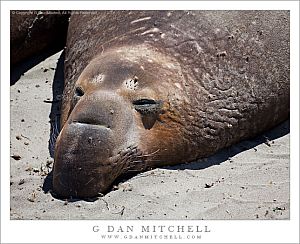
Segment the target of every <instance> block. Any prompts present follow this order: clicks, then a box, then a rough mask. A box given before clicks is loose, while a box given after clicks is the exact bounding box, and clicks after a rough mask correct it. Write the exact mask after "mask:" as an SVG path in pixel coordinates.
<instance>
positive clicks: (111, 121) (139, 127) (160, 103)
mask: <svg viewBox="0 0 300 244" xmlns="http://www.w3.org/2000/svg"><path fill="white" fill-rule="evenodd" d="M174 74H176V75H175V77H176V76H177V77H176V78H177V79H178V80H180V79H182V76H181V74H180V66H179V65H178V64H177V62H176V60H172V59H171V58H169V59H168V58H167V57H166V56H165V55H163V54H162V53H159V52H158V51H157V50H153V49H151V48H149V47H147V46H144V45H143V46H136V47H122V48H116V49H113V50H110V51H107V52H106V53H103V54H102V55H100V56H98V57H96V58H95V59H94V60H92V61H91V62H90V63H89V65H88V66H87V67H86V69H85V70H84V71H83V72H82V74H81V76H80V77H79V79H78V81H77V82H76V85H75V87H74V91H73V96H72V97H70V98H69V99H68V106H67V109H68V110H69V112H68V113H66V114H69V116H68V118H67V119H66V121H65V122H64V121H63V123H64V126H63V129H62V131H61V133H60V135H59V137H58V139H57V143H56V150H55V165H54V174H53V187H54V191H55V192H56V193H58V195H60V196H74V197H83V198H84V197H91V196H95V195H97V194H98V193H104V192H105V191H107V190H108V189H109V187H110V186H111V184H112V183H113V181H114V180H115V179H116V178H117V177H118V176H120V175H121V174H123V173H125V172H128V171H141V170H146V169H149V168H152V167H155V166H156V165H157V164H158V163H159V164H160V165H161V164H162V163H163V162H164V161H165V162H168V161H169V160H170V158H172V161H173V162H176V161H177V160H176V158H177V157H178V153H180V152H178V144H179V145H180V144H182V143H180V134H181V132H180V126H179V125H180V123H179V120H180V118H179V116H177V115H176V112H175V111H172V109H170V102H169V101H168V99H169V97H168V95H169V93H170V89H169V84H170V80H169V78H168V77H172V78H174ZM177 114H178V113H177ZM176 131H177V133H175V132H176ZM172 145H176V148H175V146H172ZM183 148H184V147H183ZM181 153H184V149H183V151H182V152H181ZM174 155H177V157H175V156H174Z"/></svg>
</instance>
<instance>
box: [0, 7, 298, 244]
mask: <svg viewBox="0 0 300 244" xmlns="http://www.w3.org/2000/svg"><path fill="white" fill-rule="evenodd" d="M70 7H71V8H72V9H74V10H90V9H116V10H120V9H132V10H133V9H157V10H158V9H170V10H179V9H214V10H221V9H237V10H240V9H264V10H271V9H272V10H279V9H280V10H290V11H291V16H290V17H291V31H290V33H291V48H290V50H291V127H290V128H291V141H290V142H291V171H290V172H291V175H290V176H291V189H290V192H291V211H290V214H291V219H290V220H284V221H230V222H228V221H171V222H170V221H155V222H153V221H118V222H115V221H20V220H19V221H16V220H10V214H9V209H10V202H9V199H10V190H9V181H10V179H9V175H10V172H9V165H10V155H9V152H10V149H9V140H10V139H9V138H10V135H9V132H10V120H9V118H10V105H9V104H10V103H9V101H10V99H9V96H10V95H9V94H10V92H9V91H10V85H9V84H10V82H9V80H10V78H9V77H10V73H9V70H10V67H9V63H10V62H9V58H8V57H10V48H9V41H10V40H9V36H10V34H9V33H10V30H9V10H16V9H18V10H22V9H31V10H38V9H47V10H53V9H54V10H58V9H61V10H69V9H70ZM1 36H2V38H1V133H2V134H1V241H2V242H5V243H42V242H47V243H57V242H59V243H63V242H68V243H87V242H90V243H100V242H103V240H101V239H100V238H99V235H100V234H99V233H93V232H92V227H93V226H94V225H99V226H100V227H104V226H107V225H116V223H117V224H118V225H119V224H121V225H134V226H136V228H139V226H140V225H141V224H143V225H147V224H154V223H156V224H165V225H169V224H171V225H174V224H179V225H208V226H209V228H210V229H211V233H207V234H204V235H203V239H202V240H200V241H199V240H196V241H197V242H205V243H212V242H214V243H216V242H217V243H243V242H247V243H266V242H269V243H270V242H271V243H299V2H295V1H293V2H291V1H271V2H270V1H260V2H257V1H252V2H250V1H249V2H244V1H242V2H241V1H231V2H224V1H218V2H217V1H214V2H204V1H203V2H199V1H198V2H195V1H185V2H183V1H181V2H172V3H170V2H161V1H152V2H137V1H133V2H125V1H119V2H112V1H110V2H108V1H106V2H97V1H93V2H87V1H86V2H74V1H72V2H66V1H63V2H58V1H55V2H50V1H44V2H42V1H27V2H25V1H19V2H16V1H15V2H11V1H7V2H1ZM119 241H121V242H122V243H133V242H135V241H134V240H129V239H127V240H124V239H123V240H119ZM104 242H114V243H116V242H118V240H112V241H109V240H107V239H106V240H104ZM137 242H141V240H137ZM144 242H145V241H144ZM148 242H149V241H148ZM150 242H155V240H151V241H150ZM158 242H163V240H158ZM165 242H172V243H175V242H178V243H179V242H182V240H178V241H176V240H171V241H165ZM184 242H187V241H186V240H185V241H184ZM191 242H192V241H191Z"/></svg>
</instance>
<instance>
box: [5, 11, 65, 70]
mask: <svg viewBox="0 0 300 244" xmlns="http://www.w3.org/2000/svg"><path fill="white" fill-rule="evenodd" d="M69 17H70V12H69V11H36V10H35V11H30V10H13V11H11V12H10V46H11V48H10V63H11V65H16V64H17V63H20V62H21V61H24V60H25V59H27V58H29V57H31V56H33V55H36V54H38V53H40V52H42V51H46V50H49V49H53V50H54V51H55V50H60V49H62V48H64V45H65V42H66V36H67V29H68V23H69Z"/></svg>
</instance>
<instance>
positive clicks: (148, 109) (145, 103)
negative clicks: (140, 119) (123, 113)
mask: <svg viewBox="0 0 300 244" xmlns="http://www.w3.org/2000/svg"><path fill="white" fill-rule="evenodd" d="M133 106H134V108H135V110H136V111H138V112H139V113H140V114H142V115H148V114H157V113H159V112H160V110H161V108H162V101H160V100H158V101H155V100H153V99H139V100H135V101H133Z"/></svg>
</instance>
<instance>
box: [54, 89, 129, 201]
mask: <svg viewBox="0 0 300 244" xmlns="http://www.w3.org/2000/svg"><path fill="white" fill-rule="evenodd" d="M93 95H94V98H95V99H84V96H83V99H81V100H80V101H79V102H78V103H77V104H76V106H75V107H74V109H73V111H72V113H71V114H70V116H69V119H68V121H67V123H65V126H64V127H63V129H62V131H61V133H60V135H59V137H58V140H57V142H56V150H55V162H54V171H53V189H54V192H55V193H57V194H58V195H59V196H63V197H70V196H74V197H81V198H86V197H93V196H96V195H97V194H98V193H104V192H106V191H107V190H108V189H109V187H110V186H111V184H112V183H113V181H114V180H115V179H116V178H117V177H118V176H119V175H120V174H122V169H123V165H122V162H121V161H118V151H119V150H122V148H126V147H127V144H128V143H129V142H128V135H127V133H130V131H132V126H133V124H134V123H133V121H134V120H133V115H132V113H131V112H130V108H129V106H127V105H126V103H125V102H124V101H123V99H121V98H120V97H119V96H118V95H115V94H111V93H105V92H96V93H95V94H93ZM116 161H118V163H116Z"/></svg>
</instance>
